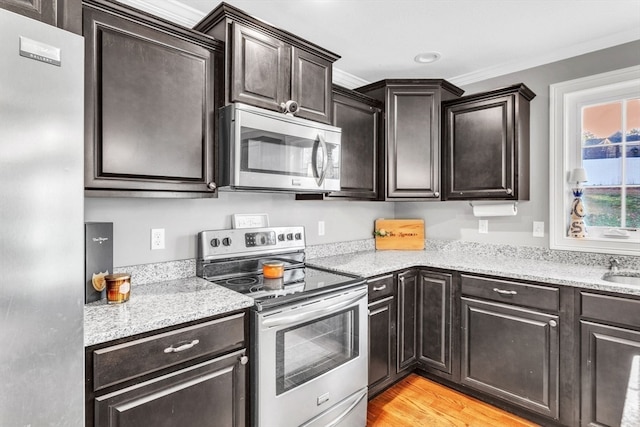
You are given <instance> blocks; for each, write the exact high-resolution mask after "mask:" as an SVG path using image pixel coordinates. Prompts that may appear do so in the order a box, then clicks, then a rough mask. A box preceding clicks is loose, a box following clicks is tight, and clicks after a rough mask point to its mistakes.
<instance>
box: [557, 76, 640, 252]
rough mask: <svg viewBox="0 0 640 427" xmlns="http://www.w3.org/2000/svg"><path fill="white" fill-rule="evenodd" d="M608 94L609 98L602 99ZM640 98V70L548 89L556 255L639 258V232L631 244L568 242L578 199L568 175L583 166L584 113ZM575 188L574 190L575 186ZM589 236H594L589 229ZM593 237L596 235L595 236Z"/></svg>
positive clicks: (596, 239) (589, 239)
mask: <svg viewBox="0 0 640 427" xmlns="http://www.w3.org/2000/svg"><path fill="white" fill-rule="evenodd" d="M603 89H604V90H606V94H603ZM635 92H637V93H638V95H633V96H634V97H635V96H640V66H634V67H629V68H624V69H621V70H616V71H611V72H608V73H603V74H597V75H594V76H588V77H584V78H580V79H576V80H570V81H566V82H561V83H556V84H553V85H551V86H550V87H549V133H550V135H549V142H550V146H549V175H550V177H549V209H550V212H549V246H550V248H551V249H558V250H571V251H580V252H599V253H610V254H623V255H640V231H638V232H632V233H631V237H629V238H628V239H616V238H607V237H605V236H603V235H600V234H599V233H590V235H589V236H588V237H586V238H582V239H578V238H573V237H568V235H567V230H568V229H569V213H570V204H571V201H572V200H573V194H572V192H571V187H572V186H573V185H572V184H571V183H569V173H570V172H571V170H572V169H573V168H576V167H580V166H581V164H582V150H581V146H582V145H581V142H582V134H581V133H582V132H581V130H580V129H581V120H582V118H581V107H582V106H583V105H584V104H585V103H587V104H588V103H595V102H599V101H605V100H607V97H616V96H620V94H623V93H624V94H628V93H635ZM574 185H575V184H574ZM587 231H590V228H589V224H588V223H587ZM591 234H593V235H591Z"/></svg>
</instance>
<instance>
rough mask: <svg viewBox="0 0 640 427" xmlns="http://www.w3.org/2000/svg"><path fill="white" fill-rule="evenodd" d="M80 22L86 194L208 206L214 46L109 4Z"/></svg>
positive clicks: (91, 6) (92, 8) (90, 5)
mask: <svg viewBox="0 0 640 427" xmlns="http://www.w3.org/2000/svg"><path fill="white" fill-rule="evenodd" d="M83 19H84V22H83V33H84V36H85V192H86V194H87V195H88V196H146V197H212V196H215V194H216V192H215V188H216V186H215V181H214V172H215V171H214V142H215V121H216V120H217V114H215V111H216V106H217V105H218V104H220V103H221V101H216V96H217V94H218V93H219V92H220V90H219V88H217V87H216V85H217V84H218V81H219V79H218V76H217V73H218V70H221V62H222V52H223V45H222V43H220V42H218V41H215V40H213V39H211V38H210V37H208V36H206V35H203V34H200V33H198V32H195V31H192V30H189V29H185V28H181V27H178V26H176V25H173V24H170V23H169V22H166V21H163V20H160V19H158V18H153V17H151V16H150V15H147V14H145V13H143V12H138V11H136V10H133V9H130V8H127V7H124V6H120V5H117V4H116V3H111V2H105V1H96V0H90V1H89V0H88V1H86V2H85V3H84V5H83Z"/></svg>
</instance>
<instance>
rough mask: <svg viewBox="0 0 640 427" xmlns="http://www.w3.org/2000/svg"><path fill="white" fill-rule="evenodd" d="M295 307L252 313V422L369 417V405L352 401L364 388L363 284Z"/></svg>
mask: <svg viewBox="0 0 640 427" xmlns="http://www.w3.org/2000/svg"><path fill="white" fill-rule="evenodd" d="M293 305H295V306H293ZM292 306H293V307H292ZM292 306H289V307H286V306H285V307H279V308H276V309H273V310H270V311H267V312H255V313H254V319H255V324H254V331H255V332H256V342H255V346H254V350H255V353H254V357H253V360H254V363H255V364H254V366H256V365H257V368H256V370H255V373H254V375H255V377H254V378H256V379H257V381H256V388H255V393H256V395H255V399H254V415H253V417H254V425H256V426H282V427H284V426H300V425H302V424H304V423H306V422H310V421H311V420H313V419H314V418H318V417H321V418H322V419H323V420H325V421H324V422H326V423H329V424H330V425H340V423H341V420H342V419H345V418H350V419H353V418H358V419H364V420H366V404H365V405H361V404H357V403H360V402H361V399H355V400H354V396H357V395H358V392H359V394H360V395H366V387H367V375H368V369H367V348H368V330H367V324H368V323H367V288H366V286H357V287H354V288H350V289H348V290H343V291H339V292H335V293H332V294H326V295H323V297H321V298H317V299H313V300H310V301H309V300H308V301H304V302H301V303H295V304H292ZM351 400H354V403H353V404H351V403H349V402H350V401H351ZM364 400H365V401H366V398H365V399H364ZM362 408H364V413H363V414H356V415H354V414H353V412H354V411H358V412H362ZM333 414H335V416H334V415H333ZM329 418H331V419H329ZM334 418H335V419H334ZM365 422H366V421H365Z"/></svg>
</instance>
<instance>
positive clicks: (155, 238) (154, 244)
mask: <svg viewBox="0 0 640 427" xmlns="http://www.w3.org/2000/svg"><path fill="white" fill-rule="evenodd" d="M151 249H152V250H156V249H164V228H152V229H151Z"/></svg>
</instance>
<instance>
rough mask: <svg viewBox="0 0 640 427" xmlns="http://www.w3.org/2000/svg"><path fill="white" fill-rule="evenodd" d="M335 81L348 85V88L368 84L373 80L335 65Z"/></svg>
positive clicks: (340, 84)
mask: <svg viewBox="0 0 640 427" xmlns="http://www.w3.org/2000/svg"><path fill="white" fill-rule="evenodd" d="M333 83H335V84H337V85H339V86H342V87H346V88H347V89H355V88H357V87H360V86H365V85H368V84H369V83H371V82H370V81H368V80H365V79H362V78H360V77H358V76H354V75H353V74H349V73H347V72H346V71H342V70H341V69H339V68H336V67H333Z"/></svg>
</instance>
